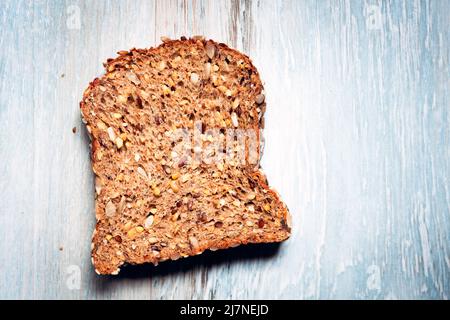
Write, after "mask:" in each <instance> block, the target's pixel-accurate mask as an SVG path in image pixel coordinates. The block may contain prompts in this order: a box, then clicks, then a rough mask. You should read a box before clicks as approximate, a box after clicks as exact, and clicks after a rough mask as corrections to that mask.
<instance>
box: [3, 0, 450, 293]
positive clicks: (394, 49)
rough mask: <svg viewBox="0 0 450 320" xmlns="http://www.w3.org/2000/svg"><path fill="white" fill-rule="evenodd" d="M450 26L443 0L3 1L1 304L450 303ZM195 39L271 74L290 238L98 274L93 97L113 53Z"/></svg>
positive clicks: (271, 156)
mask: <svg viewBox="0 0 450 320" xmlns="http://www.w3.org/2000/svg"><path fill="white" fill-rule="evenodd" d="M449 12H450V1H447V0H433V1H386V2H384V1H372V0H370V1H359V0H355V1H329V2H328V1H315V0H314V1H251V2H250V1H77V0H68V1H17V0H2V1H1V2H0V45H1V49H0V80H1V81H0V130H1V134H0V160H1V162H2V164H1V166H0V191H1V193H0V194H1V200H2V201H1V202H2V203H1V206H0V212H1V216H0V219H1V220H0V222H1V223H0V232H1V233H0V234H1V238H0V239H1V241H0V261H1V264H2V266H1V272H0V298H69V299H79V298H83V299H110V298H120V299H122V298H127V299H139V298H143V299H172V298H193V299H209V298H222V299H229V298H275V299H278V298H281V299H285V298H295V299H311V298H313V299H315V298H332V299H333V298H351V299H365V298H369V299H372V298H376V299H385V298H386V299H389V298H393V299H395V298H437V299H439V298H449V296H450V191H449V190H450V184H449V178H450V161H449V159H450V157H449V156H450V153H449V137H450V132H449V116H450V113H449V106H450V105H449V103H450V99H449V89H450V81H449V75H450V69H449V56H450V55H449V48H450V45H449V43H450V18H449ZM196 34H203V35H205V36H206V37H208V38H213V39H216V40H218V41H221V42H225V43H228V44H230V45H231V46H233V47H235V48H237V49H239V50H242V51H243V52H245V53H247V54H249V55H250V56H251V57H252V59H253V61H254V63H255V64H256V66H257V67H258V68H259V71H260V73H261V75H262V77H263V80H264V81H265V86H266V92H267V102H268V109H267V113H266V130H265V137H266V148H265V155H264V157H263V168H264V169H265V171H266V173H267V175H268V178H269V181H270V182H271V184H272V185H273V186H274V187H275V188H276V189H278V191H279V192H280V193H281V195H282V197H283V199H284V200H285V201H286V202H287V204H288V206H289V208H290V211H291V213H292V214H293V219H294V221H293V222H294V229H293V234H292V237H291V239H290V240H289V241H287V242H285V243H284V244H282V245H281V246H280V247H275V246H271V245H268V246H257V247H254V246H252V247H247V248H237V249H233V250H228V251H222V252H215V253H207V254H204V255H201V256H198V257H195V258H191V259H184V260H183V261H177V262H167V263H162V264H161V265H160V266H158V267H157V268H154V267H149V266H145V267H134V268H127V269H125V270H123V272H122V273H121V274H120V276H119V277H117V278H108V277H99V276H97V275H95V273H94V272H93V268H92V266H91V262H90V237H91V233H92V230H93V227H94V200H93V194H94V190H93V175H92V173H91V169H90V160H89V156H88V139H87V136H86V132H85V129H84V128H83V126H82V125H81V121H80V112H79V107H78V103H79V101H80V99H81V96H82V92H83V90H84V88H85V87H86V86H87V84H88V83H89V81H90V80H92V79H93V78H94V77H95V76H97V75H100V74H101V73H102V71H103V67H102V62H104V61H105V60H106V59H107V58H108V57H113V56H115V53H116V52H117V51H119V50H122V49H129V48H132V47H149V46H155V45H158V44H159V43H160V40H159V39H160V36H169V37H180V36H181V35H187V36H189V35H196ZM73 127H75V128H76V133H75V134H74V133H72V128H73Z"/></svg>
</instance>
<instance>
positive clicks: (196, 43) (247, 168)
mask: <svg viewBox="0 0 450 320" xmlns="http://www.w3.org/2000/svg"><path fill="white" fill-rule="evenodd" d="M208 44H209V45H212V46H214V48H215V50H216V54H218V53H217V52H220V54H221V55H222V56H224V55H225V56H231V57H230V60H233V61H239V63H240V61H243V65H245V66H246V69H245V71H246V72H247V73H248V74H250V75H251V76H250V79H251V90H252V94H253V92H255V93H259V94H261V93H262V92H263V86H262V83H261V81H260V77H259V73H258V71H257V69H256V68H255V67H254V65H253V63H252V62H251V60H250V58H249V57H248V56H247V55H245V54H242V53H240V52H238V51H237V50H235V49H231V48H229V47H228V46H227V45H225V44H223V43H216V42H214V41H212V40H208V41H206V40H204V39H200V40H199V39H181V40H165V41H164V42H163V43H162V44H161V45H160V46H158V47H155V48H150V49H135V48H134V49H131V50H130V51H127V52H125V51H124V52H119V56H118V57H116V58H114V59H108V60H107V62H106V63H105V64H104V66H105V70H106V72H105V74H104V75H103V76H101V77H100V78H95V79H94V80H93V81H92V82H90V84H89V86H88V88H87V89H86V90H85V91H84V94H83V99H82V101H81V102H80V109H81V114H82V118H83V122H84V123H85V124H86V126H87V130H88V133H89V136H90V138H91V161H92V165H93V171H94V173H95V175H96V180H97V179H99V180H100V179H101V178H102V177H103V176H105V175H107V174H108V172H107V171H108V170H109V169H107V168H111V166H110V167H107V166H106V165H105V163H107V162H106V160H104V159H102V158H101V157H100V156H99V154H100V153H102V152H104V151H105V150H108V148H111V146H110V145H112V146H113V147H114V143H111V142H107V141H105V140H106V139H105V136H106V133H105V132H104V131H108V130H109V127H108V130H105V128H103V127H102V126H99V123H103V122H102V121H101V120H99V116H98V113H99V112H103V111H105V110H106V109H105V110H103V109H104V106H103V104H102V102H101V100H100V101H99V100H97V99H98V98H99V97H100V96H101V95H102V94H103V93H102V92H107V93H110V92H109V91H108V90H110V89H108V88H110V87H107V89H106V90H105V84H108V85H109V82H108V81H109V79H110V78H111V77H112V76H114V75H117V74H118V73H121V72H125V71H127V70H132V67H131V66H132V62H134V61H137V60H144V59H147V57H153V56H158V55H160V52H161V51H164V49H168V52H171V49H172V48H181V49H180V50H183V49H186V51H189V50H191V51H192V52H193V51H196V50H198V48H205V49H206V48H207V46H208ZM193 48H194V49H193ZM177 50H178V49H177ZM225 59H226V58H225ZM209 60H211V61H212V59H209ZM206 61H208V60H206ZM225 61H226V60H225ZM147 62H148V61H144V63H143V64H144V65H145V63H147ZM141 68H142V67H141ZM148 68H154V67H152V66H150V65H149V66H148ZM133 80H134V78H131V80H130V81H132V82H133ZM136 81H140V80H136ZM153 84H154V83H153ZM119 91H120V90H119ZM149 91H150V92H153V91H151V90H149ZM111 92H113V93H111V95H112V96H114V95H117V94H116V92H115V91H111ZM252 97H254V96H252ZM102 98H103V96H102ZM257 99H258V98H257ZM112 101H117V97H116V96H114V97H113V99H112V100H111V103H112ZM138 102H139V101H138ZM145 102H146V101H145ZM133 103H135V102H133ZM125 104H126V106H125V109H124V110H127V109H131V107H129V105H128V102H126V103H125ZM138 104H139V103H138ZM141 104H142V101H141ZM257 105H258V104H257ZM260 107H261V111H260V112H259V114H260V116H259V119H257V120H252V119H251V117H249V118H248V119H247V120H248V123H247V128H252V129H253V130H254V132H255V133H256V137H257V138H256V139H257V141H258V142H261V140H262V137H261V132H260V129H261V124H262V121H263V119H264V111H265V110H264V107H265V103H261V104H259V107H258V108H260ZM114 108H117V109H119V108H118V107H117V105H116V104H114V107H113V109H112V110H114ZM252 108H253V107H251V108H248V110H245V112H247V111H248V112H249V113H250V114H251V112H253V109H252ZM143 109H146V107H145V106H144V107H143ZM122 110H123V109H122ZM105 113H106V114H108V116H109V113H108V112H105ZM129 113H130V117H131V116H132V115H133V114H132V112H131V111H130V112H129ZM210 113H211V112H210ZM210 113H208V114H210ZM96 121H98V122H96ZM108 125H109V123H108ZM137 125H139V124H137ZM140 125H143V124H140ZM144 125H147V124H144ZM148 125H149V126H151V124H150V123H148ZM153 127H154V126H153ZM145 143H148V142H145ZM145 143H144V145H145ZM118 148H119V149H121V148H122V149H123V148H125V147H118ZM127 148H128V147H127ZM119 151H120V150H119ZM106 152H107V151H106ZM257 154H258V156H257V159H258V160H257V163H256V164H251V165H244V166H239V167H237V169H236V168H235V169H236V170H241V171H242V172H244V173H243V176H244V178H245V179H248V181H249V182H250V181H253V183H254V184H255V185H256V187H254V185H253V183H252V184H251V185H250V187H251V188H250V189H252V190H256V189H258V190H259V191H257V192H256V193H257V196H256V198H255V201H254V202H255V203H254V202H250V205H249V206H247V207H244V208H246V209H248V208H249V207H250V206H253V204H255V205H256V206H257V207H258V204H259V203H257V202H256V201H257V200H258V197H260V198H261V199H262V200H261V201H262V202H261V204H262V203H264V201H268V202H267V203H266V204H264V208H266V206H268V207H270V209H268V210H265V209H261V208H259V209H261V212H262V213H261V215H262V214H263V213H264V214H266V215H267V216H268V217H269V218H268V220H273V222H270V223H272V224H273V226H272V225H270V226H269V225H268V222H264V221H265V220H262V218H260V219H259V220H257V225H259V226H260V229H258V230H256V231H258V232H256V231H255V232H252V231H250V232H249V234H245V235H243V234H240V235H237V236H224V233H223V231H220V232H221V236H218V237H217V238H211V237H209V238H208V239H207V240H204V241H201V239H200V241H198V239H197V238H201V236H202V235H203V233H204V232H203V233H202V232H200V231H199V233H197V234H195V233H194V235H195V236H193V235H192V231H191V230H192V229H191V230H189V231H188V232H186V233H184V234H183V237H184V238H185V239H187V240H186V241H187V242H188V243H189V247H188V248H184V247H178V246H177V245H178V244H180V246H181V244H182V243H181V242H180V241H178V242H177V241H175V240H174V243H173V244H172V245H173V246H175V247H174V248H173V247H171V246H170V245H169V246H167V245H166V246H163V247H161V246H158V247H157V246H155V245H153V244H152V243H151V242H152V240H149V235H152V233H151V232H148V234H147V230H144V231H143V232H142V233H143V234H146V236H147V237H146V238H145V237H144V236H141V238H137V240H134V242H127V241H128V240H127V241H124V239H125V238H126V235H125V232H124V231H123V230H122V231H121V232H120V233H118V232H115V231H116V228H118V222H119V221H121V219H122V220H123V219H124V218H121V217H115V218H114V219H112V218H107V217H105V215H106V212H107V208H106V206H107V205H108V203H113V202H112V201H111V200H109V202H107V200H108V199H111V197H110V195H109V196H108V197H100V196H101V195H102V193H101V191H100V192H98V193H99V194H98V195H97V197H96V219H97V224H96V227H95V230H94V233H93V237H92V262H93V264H94V267H95V270H96V272H97V273H98V274H117V273H118V272H119V271H120V267H121V266H122V265H123V264H125V263H130V264H140V263H147V262H150V263H153V264H155V265H156V264H158V262H161V261H165V260H168V259H172V260H176V259H178V258H180V257H187V256H192V255H196V254H200V253H202V252H203V251H205V250H207V249H211V250H214V251H215V250H218V249H226V248H230V247H235V246H238V245H241V244H247V243H267V242H280V241H284V240H286V239H287V238H289V236H290V232H291V222H290V221H291V218H290V214H289V211H288V209H287V206H286V205H285V204H284V203H283V201H282V200H281V198H280V196H279V194H278V193H277V192H276V191H275V190H273V189H272V188H270V187H269V186H268V182H267V179H266V177H265V175H264V174H263V172H262V171H261V168H260V164H259V160H260V158H261V156H262V149H261V146H260V143H258V145H257ZM108 155H109V154H108ZM248 156H249V155H248V154H246V157H248ZM114 159H115V158H114V155H113V156H111V158H108V161H112V160H114ZM121 159H122V158H121ZM151 162H152V161H149V163H151ZM119 163H122V162H121V161H119ZM206 170H209V169H206ZM230 170H231V169H230ZM133 172H134V171H133ZM230 172H231V171H230ZM133 174H134V173H133ZM158 174H159V171H158ZM132 179H134V176H133V177H132ZM239 179H241V177H239ZM245 179H244V180H245ZM169 180H170V179H169ZM239 181H241V180H239ZM246 181H247V180H246ZM106 183H109V184H110V185H109V186H108V188H109V189H111V190H113V189H114V188H113V187H111V186H112V183H111V182H109V180H108V181H107V182H106ZM96 187H98V186H96ZM225 187H229V186H228V185H225ZM100 188H101V187H100ZM154 190H155V189H153V191H154ZM108 192H110V193H111V192H112V191H108ZM119 193H123V194H124V195H119V197H120V196H121V197H122V198H121V199H122V200H123V199H125V200H123V201H121V202H120V203H119V205H120V204H121V203H122V202H123V203H127V201H128V200H129V199H131V198H132V196H133V195H132V194H131V195H130V194H126V192H125V190H120V187H119ZM128 193H129V192H128ZM242 194H243V196H245V194H246V193H245V192H243V193H242ZM128 196H130V197H128ZM147 197H148V196H147ZM173 198H174V197H172V195H170V199H173ZM155 199H156V198H155ZM155 199H153V200H155ZM115 201H116V202H115V203H114V204H111V206H113V207H115V208H117V206H118V204H117V200H115ZM155 201H156V200H155ZM180 201H181V200H180ZM188 201H189V200H188ZM258 201H260V200H258ZM105 202H107V203H106V204H105ZM184 205H185V204H183V206H184ZM187 206H188V207H189V202H188V204H187ZM156 207H157V208H158V205H156ZM160 207H161V206H160ZM205 207H206V206H205ZM259 207H261V206H259ZM199 208H200V209H201V206H200V205H199ZM115 210H116V209H115ZM206 210H211V208H210V207H207V209H206ZM242 210H244V209H242ZM223 211H224V210H223ZM235 211H237V212H239V210H238V209H236V210H235ZM198 212H199V211H197V212H194V211H193V210H188V211H187V215H188V216H189V215H193V214H194V213H195V214H198ZM217 212H219V213H217ZM217 212H216V215H221V214H222V213H221V211H220V210H217ZM227 212H228V211H227ZM268 212H270V215H268V214H267V213H268ZM223 214H225V213H223ZM227 214H228V213H227ZM230 215H232V213H231V214H230ZM136 216H137V217H139V215H138V214H134V215H133V209H131V210H130V215H129V216H127V217H128V219H129V220H130V221H131V220H132V221H134V222H135V220H136V219H135V218H136ZM130 217H132V219H131V218H130ZM226 218H227V219H228V218H230V217H229V216H227V217H226ZM155 219H156V215H155ZM189 219H190V218H189V217H188V218H186V221H191V220H192V219H191V220H189ZM264 219H266V218H264ZM125 220H126V219H125ZM261 220H262V221H263V223H261V222H260V221H261ZM161 223H163V224H164V223H165V224H166V225H167V224H172V223H173V224H176V223H175V222H173V221H171V220H168V221H165V220H164V221H161ZM208 223H209V222H208ZM252 223H253V222H252ZM125 224H126V223H125ZM215 224H217V222H215ZM247 224H248V225H250V223H247ZM261 225H262V226H261ZM138 227H140V226H138ZM138 227H137V228H138ZM177 227H178V226H177ZM181 228H182V227H181ZM245 228H246V227H245V226H244V228H243V229H245ZM264 228H268V229H267V230H266V231H264V232H261V230H262V229H264ZM269 228H270V229H269ZM132 230H134V229H132ZM137 230H140V229H137ZM201 230H205V229H201ZM230 230H231V229H230ZM245 230H247V229H245ZM125 231H126V230H125ZM234 231H235V230H233V232H234ZM129 232H130V231H128V234H129ZM115 233H116V234H115ZM199 234H200V236H199ZM211 234H212V235H214V234H215V233H214V231H213V232H212V233H211ZM225 234H226V233H225ZM124 235H125V236H124ZM139 236H140V235H139ZM170 237H172V238H173V237H175V238H176V235H175V236H174V234H172V233H171V234H170V235H168V238H165V239H166V240H167V239H170ZM119 238H120V239H121V240H120V241H119ZM150 239H151V237H150ZM149 241H150V242H149ZM166 242H170V241H166ZM162 243H163V242H162V241H161V242H159V243H158V244H162ZM183 243H184V242H183ZM130 246H133V247H134V246H136V247H138V249H139V250H140V251H139V252H138V253H136V254H134V253H133V251H132V250H134V249H130ZM145 246H147V247H148V248H149V249H148V252H147V251H145ZM156 247H157V249H156ZM152 248H153V249H152Z"/></svg>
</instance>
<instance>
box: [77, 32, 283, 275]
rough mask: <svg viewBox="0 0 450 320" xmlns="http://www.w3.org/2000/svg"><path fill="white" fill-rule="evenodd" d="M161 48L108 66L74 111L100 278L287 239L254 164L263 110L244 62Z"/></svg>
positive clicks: (199, 42)
mask: <svg viewBox="0 0 450 320" xmlns="http://www.w3.org/2000/svg"><path fill="white" fill-rule="evenodd" d="M162 40H163V43H162V44H161V45H160V46H158V47H156V48H149V49H132V50H130V51H120V52H118V54H119V56H118V57H116V58H115V59H108V61H107V62H106V63H105V68H106V73H105V74H104V75H103V76H101V77H100V78H96V79H94V81H92V82H91V83H90V85H89V86H88V88H87V89H86V90H85V92H84V95H83V100H82V101H81V103H80V107H81V113H82V118H83V122H84V123H85V124H86V128H87V131H88V133H89V136H90V138H91V158H92V170H93V172H94V174H95V198H96V204H95V215H96V220H97V223H96V227H95V230H94V234H93V239H92V246H91V247H92V261H93V264H94V267H95V270H96V272H97V273H99V274H117V273H118V272H119V271H120V267H121V266H122V265H124V264H142V263H148V262H149V263H153V264H155V265H156V264H158V262H161V261H165V260H169V259H171V260H177V259H179V258H185V257H188V256H193V255H198V254H200V253H202V252H203V251H205V250H207V249H209V250H213V251H215V250H218V249H225V248H230V247H236V246H238V245H241V244H247V243H263V242H279V241H283V240H285V239H287V238H288V237H289V235H290V232H291V222H290V216H289V212H288V209H287V207H286V205H285V204H284V203H283V202H282V201H281V199H280V197H279V195H278V194H277V193H276V192H275V191H274V190H272V189H270V188H269V187H268V185H267V180H266V178H265V176H264V174H263V173H262V171H261V170H260V166H259V161H260V157H261V147H260V146H261V142H262V137H261V134H260V132H261V129H262V126H263V114H264V110H265V106H266V103H265V96H264V92H263V86H262V84H261V80H260V77H259V74H258V72H257V70H256V68H255V67H254V66H253V64H252V62H251V61H250V59H249V58H248V57H247V56H246V55H244V54H242V53H240V52H238V51H236V50H233V49H231V48H229V47H227V46H226V45H225V44H222V43H216V42H214V41H212V40H205V39H204V38H203V37H194V38H191V39H187V38H185V37H182V38H181V39H180V40H171V39H168V38H164V39H162ZM236 132H238V133H242V132H244V133H245V134H247V135H244V139H240V138H239V134H236Z"/></svg>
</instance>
